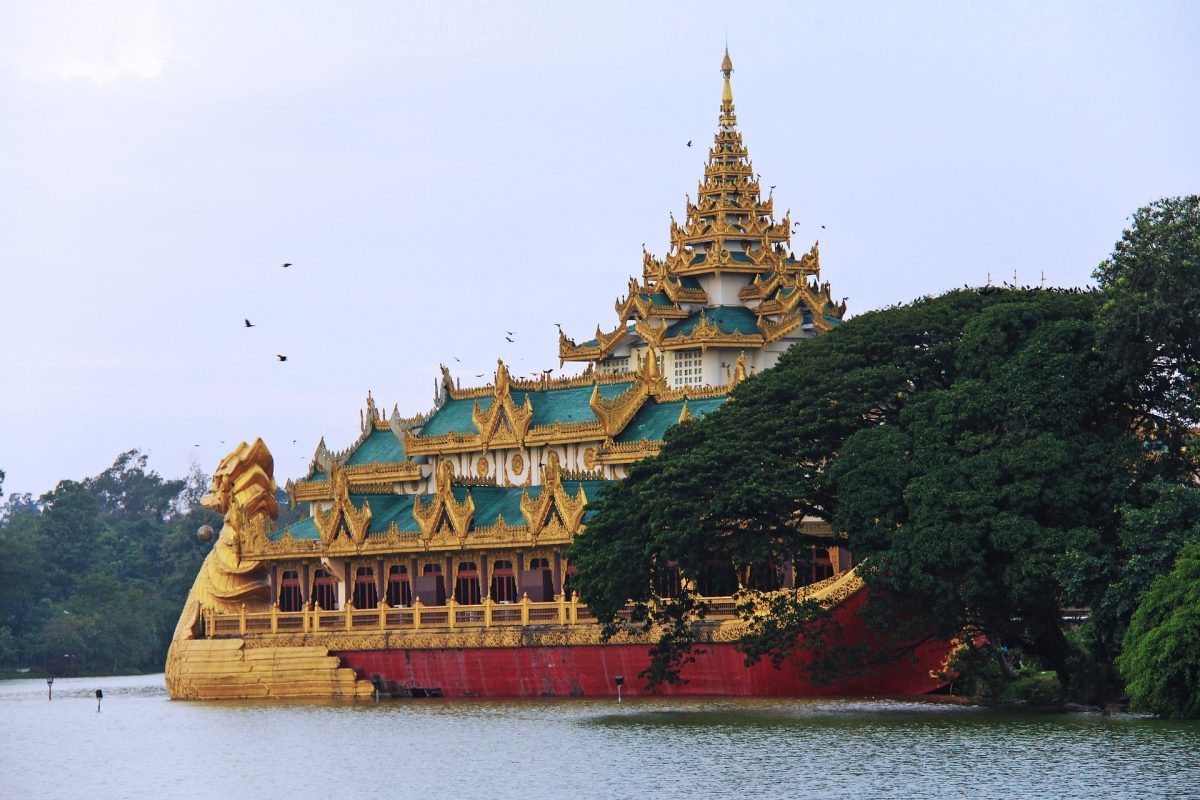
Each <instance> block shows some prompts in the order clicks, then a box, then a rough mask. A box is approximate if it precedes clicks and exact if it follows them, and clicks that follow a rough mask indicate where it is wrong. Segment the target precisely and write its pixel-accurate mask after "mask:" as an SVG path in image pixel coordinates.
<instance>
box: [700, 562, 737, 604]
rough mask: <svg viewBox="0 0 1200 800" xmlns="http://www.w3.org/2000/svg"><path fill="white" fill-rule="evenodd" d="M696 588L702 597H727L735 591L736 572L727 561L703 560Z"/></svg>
mask: <svg viewBox="0 0 1200 800" xmlns="http://www.w3.org/2000/svg"><path fill="white" fill-rule="evenodd" d="M696 589H697V591H699V592H700V594H701V595H703V596H704V597H729V596H730V595H732V594H733V593H734V592H736V591H737V573H736V572H734V569H733V564H731V563H730V562H728V561H705V562H704V565H703V566H702V567H701V568H700V579H699V580H698V581H697V582H696Z"/></svg>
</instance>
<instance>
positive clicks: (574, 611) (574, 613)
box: [570, 594, 579, 625]
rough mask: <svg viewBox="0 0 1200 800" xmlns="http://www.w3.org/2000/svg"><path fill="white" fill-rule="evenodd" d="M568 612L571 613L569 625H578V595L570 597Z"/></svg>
mask: <svg viewBox="0 0 1200 800" xmlns="http://www.w3.org/2000/svg"><path fill="white" fill-rule="evenodd" d="M570 611H571V622H570V624H571V625H578V624H579V595H577V594H573V595H571V606H570Z"/></svg>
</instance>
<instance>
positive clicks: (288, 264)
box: [283, 261, 292, 269]
mask: <svg viewBox="0 0 1200 800" xmlns="http://www.w3.org/2000/svg"><path fill="white" fill-rule="evenodd" d="M291 265H292V262H290V261H285V262H283V268H284V269H287V268H288V267H290V266H291Z"/></svg>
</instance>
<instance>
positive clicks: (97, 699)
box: [96, 689, 104, 714]
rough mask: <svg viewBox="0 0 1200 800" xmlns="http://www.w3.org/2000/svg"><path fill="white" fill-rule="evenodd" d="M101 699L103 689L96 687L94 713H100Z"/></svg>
mask: <svg viewBox="0 0 1200 800" xmlns="http://www.w3.org/2000/svg"><path fill="white" fill-rule="evenodd" d="M103 699H104V690H103V689H97V690H96V713H97V714H99V713H100V701H101V700H103Z"/></svg>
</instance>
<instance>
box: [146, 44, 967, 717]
mask: <svg viewBox="0 0 1200 800" xmlns="http://www.w3.org/2000/svg"><path fill="white" fill-rule="evenodd" d="M721 70H722V73H723V75H724V89H723V95H722V100H721V108H720V117H719V125H718V129H717V132H716V135H715V137H714V142H713V145H712V147H711V148H710V149H709V151H708V159H707V163H706V166H705V168H704V175H703V178H702V180H701V182H700V184H699V188H698V189H697V194H696V198H695V200H694V201H693V200H692V199H691V198H689V199H688V201H687V206H686V217H685V220H686V221H685V222H684V223H683V224H679V223H677V222H676V221H675V220H674V218H672V219H671V223H670V245H669V249H668V251H667V253H666V255H665V256H664V257H663V258H657V257H655V256H654V255H652V254H651V253H649V252H645V251H643V259H642V277H641V279H640V280H639V279H630V282H629V286H628V291H627V293H626V294H625V296H624V297H623V298H621V299H619V300H618V301H617V303H616V315H617V320H616V324H615V325H614V326H613V327H611V328H610V329H608V330H604V329H603V328H601V327H599V326H598V327H597V328H596V332H595V336H594V337H593V338H592V339H590V340H588V341H584V342H582V343H580V342H577V341H576V340H574V339H571V338H568V336H567V335H566V334H565V333H564V332H562V331H561V330H560V332H559V342H558V352H559V358H560V360H561V361H562V362H563V363H568V362H570V363H575V364H582V365H584V367H585V368H584V369H583V371H582V372H581V373H580V374H577V375H575V376H572V377H561V378H550V377H549V376H548V375H540V376H537V377H532V378H526V377H517V376H513V375H512V374H510V372H509V370H508V368H507V366H506V365H505V364H504V363H502V362H501V363H499V364H498V366H497V369H496V372H495V376H494V379H493V380H492V381H491V382H490V383H489V384H487V385H484V386H479V387H474V388H463V387H462V386H461V385H460V383H459V382H458V381H457V380H455V379H454V377H453V376H452V375H451V374H450V371H449V370H448V369H446V368H445V367H443V368H442V375H441V377H440V379H439V381H438V384H437V392H436V397H435V401H434V404H433V408H432V409H431V410H430V411H429V412H428V413H424V414H418V415H416V416H411V417H404V416H401V415H400V414H399V413H398V409H394V410H393V411H392V413H391V414H390V415H389V414H388V413H386V412H381V411H380V409H379V408H377V407H376V404H375V400H374V398H373V397H372V396H371V395H370V393H368V395H367V400H366V408H365V410H363V411H362V412H360V414H361V435H360V436H359V437H358V439H357V440H356V441H355V442H353V443H352V444H351V445H350V446H349V447H347V448H345V449H343V450H340V451H332V450H329V449H328V448H327V447H326V445H325V442H324V440H322V441H321V442H320V444H318V446H317V448H316V452H315V455H314V457H313V459H312V462H311V465H310V467H309V469H308V472H307V474H306V476H305V477H304V478H303V479H302V480H299V481H296V482H292V483H289V484H288V486H287V492H288V495H289V497H290V500H291V502H292V503H294V504H297V505H299V506H301V507H303V508H304V509H305V511H306V514H305V516H303V518H301V519H300V520H299V521H297V522H295V523H293V524H290V525H287V526H286V527H282V528H279V527H277V526H276V524H275V519H276V517H277V515H278V505H277V501H276V499H275V487H276V485H275V480H274V477H273V462H272V459H271V455H270V453H269V452H268V450H267V447H266V445H265V444H264V443H263V442H262V441H261V440H257V441H255V442H254V443H252V444H245V443H243V444H242V445H240V446H239V447H238V448H237V449H236V450H235V451H234V452H232V453H231V454H229V455H228V456H227V457H226V458H225V459H224V460H223V461H222V463H221V464H220V466H219V467H218V468H217V470H216V471H215V474H214V476H213V485H212V491H211V492H210V493H209V494H208V495H206V496H205V498H204V502H205V504H206V505H209V506H210V507H212V508H215V509H218V510H220V511H221V512H222V514H223V526H222V529H221V531H220V532H219V534H218V535H217V536H216V537H215V542H214V544H213V548H212V551H211V552H210V553H209V555H208V556H207V558H206V560H205V562H204V564H203V566H202V567H201V570H200V573H199V575H198V576H197V578H196V581H195V585H194V586H193V588H192V590H191V592H190V593H189V595H188V598H187V601H186V604H185V607H184V610H183V613H182V615H181V618H180V620H179V624H178V626H177V629H176V631H175V636H174V641H173V643H172V646H171V649H170V652H169V654H168V658H167V666H166V679H167V688H168V690H169V692H170V694H171V696H172V697H175V698H195V699H223V698H230V699H232V698H258V697H280V698H301V697H316V698H334V697H365V696H370V695H371V694H373V693H374V692H375V691H376V689H382V690H383V691H387V692H389V693H392V694H405V695H440V696H454V697H514V696H516V697H528V696H581V695H582V696H607V695H613V694H615V693H616V691H617V683H618V681H617V677H618V676H621V677H622V678H624V679H625V680H624V687H623V690H624V692H625V693H626V694H637V693H638V692H640V691H642V689H641V682H640V681H638V680H637V679H636V676H637V674H638V673H639V672H640V671H641V670H643V669H644V668H645V667H646V665H647V663H648V655H647V654H648V651H649V648H650V647H651V646H652V645H653V635H654V634H653V632H651V633H649V634H646V633H642V632H640V631H637V630H635V629H633V628H631V629H629V630H624V631H621V632H620V633H618V634H617V635H616V636H615V637H614V638H611V639H608V640H602V638H601V635H600V626H599V625H598V624H597V623H596V621H595V620H594V618H593V617H592V616H591V614H590V613H589V611H588V608H587V605H586V602H585V600H584V599H582V598H580V597H579V596H578V594H577V593H576V592H575V590H574V588H573V586H572V575H573V572H574V570H573V567H572V565H571V563H570V561H569V559H568V557H567V549H568V547H569V545H570V543H571V541H572V540H573V538H574V536H575V535H576V534H577V533H578V532H579V531H580V530H581V529H582V528H583V527H585V526H586V524H587V520H588V516H589V508H588V502H589V499H592V498H595V497H597V496H598V495H599V494H600V492H601V491H602V490H603V487H604V486H605V485H606V484H607V483H609V482H611V481H618V480H621V479H622V478H623V477H625V475H626V474H627V470H628V469H629V466H630V465H631V464H632V463H634V462H636V461H638V460H639V459H642V458H646V457H648V456H652V455H654V454H655V453H657V452H658V449H659V447H660V444H661V441H662V439H663V435H664V434H665V432H666V430H667V429H668V428H669V427H671V426H673V425H686V424H688V421H689V420H690V419H692V418H696V417H702V416H704V415H706V414H708V413H710V412H711V411H713V410H714V409H716V408H717V407H719V406H720V405H721V404H722V403H724V402H725V401H726V399H727V398H728V397H729V394H730V392H731V391H732V390H733V389H734V388H735V387H736V386H737V385H738V384H739V383H740V382H741V381H743V380H745V379H746V377H747V375H749V374H752V373H753V372H755V371H758V370H763V369H767V368H769V367H770V366H772V365H773V364H774V363H775V361H776V360H777V359H778V357H779V355H780V354H781V353H783V352H784V351H785V350H786V349H787V348H788V347H790V346H792V345H793V344H794V343H796V342H798V341H800V340H802V339H804V338H807V337H811V336H816V335H819V334H821V333H823V332H826V331H828V330H830V329H832V328H833V327H834V326H835V325H837V324H839V322H840V321H841V319H842V316H843V315H844V313H845V310H846V308H845V305H844V303H839V302H836V301H834V299H833V298H832V296H831V292H830V286H829V283H828V282H825V283H821V282H820V256H819V251H818V247H817V245H816V244H813V246H812V248H811V249H810V250H808V251H807V252H805V253H804V254H802V255H801V256H799V257H797V256H796V255H795V254H794V253H793V252H792V250H791V234H792V228H793V226H792V222H791V219H790V214H784V216H783V217H782V219H779V220H776V217H775V210H774V197H773V192H772V193H768V195H767V196H766V197H765V198H764V197H763V196H762V192H761V187H760V180H759V177H758V175H757V174H756V173H755V171H754V167H753V165H752V164H751V162H750V160H749V155H748V152H747V150H746V147H745V145H744V144H743V141H742V136H741V133H740V132H739V131H738V128H737V119H736V116H735V114H734V105H733V94H732V89H731V86H730V75H731V73H732V71H733V66H732V63H731V61H730V59H729V55H728V52H726V54H725V59H724V61H723V63H722V65H721ZM689 144H690V143H689ZM806 524H811V525H812V526H814V529H815V530H817V531H818V532H820V530H821V525H822V524H823V523H819V522H817V521H811V522H810V523H809V522H806ZM824 533H825V534H826V536H827V540H828V542H829V546H828V547H822V548H819V549H818V550H817V552H815V553H814V557H813V558H812V560H811V564H806V565H805V566H804V567H803V568H800V567H799V566H795V565H791V564H782V565H776V566H772V567H771V568H770V569H757V570H756V569H753V568H742V569H735V568H734V566H733V565H725V566H724V567H720V568H717V569H714V570H713V571H712V572H711V574H710V575H708V576H707V577H706V578H704V579H703V580H702V581H701V584H702V585H697V586H693V587H692V588H693V589H694V590H695V591H698V592H699V593H700V594H702V595H704V596H706V597H708V598H709V603H710V607H711V609H712V610H711V613H709V614H708V616H707V617H706V619H705V620H704V621H703V622H699V623H697V624H698V626H699V631H698V637H699V639H700V640H701V641H702V642H703V653H701V654H700V655H699V656H698V657H697V659H696V661H695V662H694V663H692V664H690V665H688V666H687V667H686V668H685V669H684V672H683V677H684V678H685V679H686V680H685V682H684V683H681V684H678V685H670V686H666V687H663V689H662V691H665V692H667V693H675V694H681V693H682V694H697V695H743V696H745V695H816V694H827V695H828V694H851V695H863V694H912V693H923V692H928V691H931V690H933V689H935V688H937V687H938V686H939V685H940V684H941V680H940V678H938V677H937V674H936V673H937V670H938V669H939V668H940V667H941V666H942V665H943V663H944V660H945V656H946V646H945V644H944V643H928V644H926V645H923V646H921V647H918V648H916V649H915V650H914V651H913V652H911V653H910V654H908V655H907V657H906V658H905V659H903V660H901V661H898V662H896V663H891V664H888V665H883V666H873V667H870V668H866V669H862V670H857V671H855V672H854V673H853V674H847V675H846V676H845V677H843V678H841V679H834V680H832V681H827V682H823V683H815V682H813V681H812V680H810V678H809V677H808V673H807V672H806V670H805V669H803V667H804V666H805V664H804V663H803V662H804V661H805V660H806V658H807V655H806V654H805V653H800V654H798V655H797V656H795V657H794V658H793V659H792V660H791V661H790V662H788V663H785V664H783V665H782V667H781V668H775V667H773V666H772V665H771V664H770V663H768V662H765V661H764V662H762V663H759V664H757V665H755V666H753V667H747V666H745V665H744V664H743V657H742V654H741V653H740V652H739V651H738V650H737V647H736V645H737V642H738V641H739V639H740V638H741V637H742V636H743V635H744V634H745V632H746V623H745V622H744V621H743V620H742V619H740V618H739V616H738V614H737V613H736V610H735V602H734V600H733V597H732V595H733V594H734V593H735V592H737V591H738V590H739V589H742V588H750V589H754V590H758V591H793V592H799V593H802V594H805V595H807V596H811V597H813V598H816V599H818V600H820V601H821V602H822V603H824V604H826V605H827V606H829V607H831V608H833V610H834V612H833V613H834V617H835V619H836V620H838V621H839V622H840V623H841V626H842V629H843V633H844V636H845V638H846V641H847V642H850V643H853V644H865V645H868V648H867V649H868V650H870V649H871V647H872V646H874V645H877V644H878V645H879V646H880V647H882V646H883V645H882V643H880V642H879V640H878V639H877V638H876V636H875V635H874V634H873V633H872V632H871V631H869V630H868V629H867V628H866V626H865V625H864V624H863V622H862V620H861V619H860V618H859V616H858V615H857V614H856V611H857V609H858V607H859V606H860V605H861V604H862V602H863V600H864V597H865V590H864V589H863V586H862V582H861V580H860V578H859V577H858V575H857V573H856V571H855V570H854V568H853V567H852V564H851V554H850V553H849V552H848V551H847V550H846V548H845V547H844V546H842V545H841V544H840V541H839V539H838V538H837V537H836V536H834V535H833V532H832V531H829V530H828V529H827V528H825V529H824ZM668 583H669V581H668ZM677 583H678V581H677ZM675 588H680V587H675ZM659 589H660V591H661V592H663V593H664V594H665V595H666V596H669V595H670V593H671V592H672V587H671V586H669V585H667V586H665V587H659Z"/></svg>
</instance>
